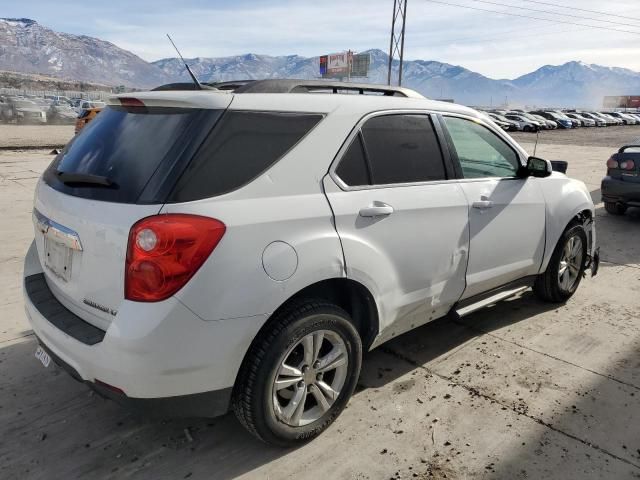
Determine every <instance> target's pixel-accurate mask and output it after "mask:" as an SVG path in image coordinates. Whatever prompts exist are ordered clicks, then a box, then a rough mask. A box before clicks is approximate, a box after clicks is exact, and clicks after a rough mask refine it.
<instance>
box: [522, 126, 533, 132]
mask: <svg viewBox="0 0 640 480" xmlns="http://www.w3.org/2000/svg"><path fill="white" fill-rule="evenodd" d="M522 130H523V131H525V132H533V128H531V127H530V126H529V125H525V126H524V128H523V129H522Z"/></svg>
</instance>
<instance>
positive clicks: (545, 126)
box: [510, 110, 551, 130]
mask: <svg viewBox="0 0 640 480" xmlns="http://www.w3.org/2000/svg"><path fill="white" fill-rule="evenodd" d="M510 113H516V114H518V115H520V116H522V117H524V118H525V119H526V120H528V121H529V122H531V123H533V124H538V128H539V129H541V130H549V129H550V128H551V127H550V126H549V125H548V124H547V121H546V120H545V119H542V120H540V119H539V118H536V117H534V116H533V115H531V114H530V113H528V112H524V111H522V110H512V111H511V112H510Z"/></svg>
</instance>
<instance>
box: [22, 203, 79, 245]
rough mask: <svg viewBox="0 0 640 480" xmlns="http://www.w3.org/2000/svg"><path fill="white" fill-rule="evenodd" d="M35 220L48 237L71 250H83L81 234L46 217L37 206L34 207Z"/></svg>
mask: <svg viewBox="0 0 640 480" xmlns="http://www.w3.org/2000/svg"><path fill="white" fill-rule="evenodd" d="M33 222H34V224H35V225H36V227H37V228H38V230H40V232H42V234H43V235H44V236H45V237H47V239H50V240H52V241H54V242H56V243H60V244H62V245H64V246H65V247H68V248H70V249H71V250H77V251H79V252H81V251H82V243H81V242H80V235H78V233H77V232H75V231H74V230H71V229H70V228H69V227H65V226H64V225H61V224H59V223H58V222H56V221H54V220H51V219H50V218H47V217H45V216H44V215H43V214H42V213H40V212H39V211H38V210H37V209H35V208H34V209H33Z"/></svg>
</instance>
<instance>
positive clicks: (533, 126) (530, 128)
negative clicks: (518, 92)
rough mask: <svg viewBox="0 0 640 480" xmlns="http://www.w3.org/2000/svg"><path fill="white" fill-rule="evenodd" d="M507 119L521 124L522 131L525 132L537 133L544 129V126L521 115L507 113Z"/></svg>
mask: <svg viewBox="0 0 640 480" xmlns="http://www.w3.org/2000/svg"><path fill="white" fill-rule="evenodd" d="M505 117H506V118H507V119H509V120H513V121H516V122H519V123H520V125H522V130H523V131H525V132H537V131H538V130H540V129H541V128H542V125H541V124H540V122H538V121H537V120H529V119H528V118H525V117H524V116H523V115H522V114H519V113H513V112H507V114H506V115H505Z"/></svg>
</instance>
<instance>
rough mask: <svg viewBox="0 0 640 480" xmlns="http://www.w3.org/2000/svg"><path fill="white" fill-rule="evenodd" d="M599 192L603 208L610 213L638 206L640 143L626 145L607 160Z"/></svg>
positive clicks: (621, 213) (617, 212) (618, 212)
mask: <svg viewBox="0 0 640 480" xmlns="http://www.w3.org/2000/svg"><path fill="white" fill-rule="evenodd" d="M601 192H602V201H603V202H604V208H605V209H606V211H607V212H609V213H610V214H612V215H624V213H625V212H626V211H627V208H629V207H640V145H626V146H624V147H622V148H621V149H620V150H618V152H617V153H614V154H613V155H612V156H611V158H609V160H607V175H606V176H605V177H604V178H603V179H602V185H601Z"/></svg>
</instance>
